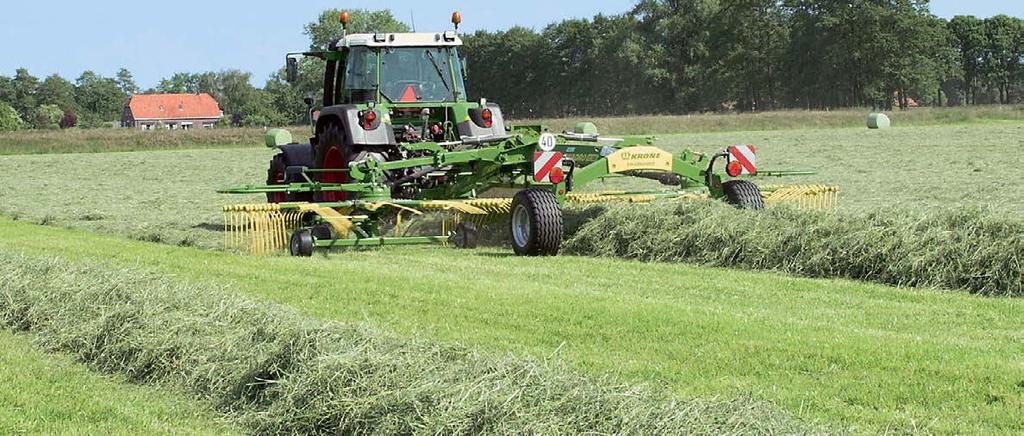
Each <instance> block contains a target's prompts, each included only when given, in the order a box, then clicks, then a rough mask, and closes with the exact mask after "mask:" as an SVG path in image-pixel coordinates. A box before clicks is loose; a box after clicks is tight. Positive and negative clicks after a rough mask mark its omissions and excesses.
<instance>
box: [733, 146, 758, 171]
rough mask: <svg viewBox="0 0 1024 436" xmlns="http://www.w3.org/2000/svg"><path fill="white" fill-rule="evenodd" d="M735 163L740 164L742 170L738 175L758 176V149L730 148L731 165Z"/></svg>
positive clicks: (750, 147) (747, 147)
mask: <svg viewBox="0 0 1024 436" xmlns="http://www.w3.org/2000/svg"><path fill="white" fill-rule="evenodd" d="M733 162H736V163H738V164H739V167H740V169H741V170H740V172H739V174H737V175H744V174H746V175H753V174H757V149H755V148H754V146H753V145H733V146H731V147H729V163H730V164H731V163H733ZM734 167H735V165H734ZM730 172H731V171H730ZM730 175H731V174H730ZM733 177H735V176H733Z"/></svg>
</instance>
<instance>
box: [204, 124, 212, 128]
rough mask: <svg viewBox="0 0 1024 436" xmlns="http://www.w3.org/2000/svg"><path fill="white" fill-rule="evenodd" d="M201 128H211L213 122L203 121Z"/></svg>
mask: <svg viewBox="0 0 1024 436" xmlns="http://www.w3.org/2000/svg"><path fill="white" fill-rule="evenodd" d="M203 128H204V129H212V128H213V123H203Z"/></svg>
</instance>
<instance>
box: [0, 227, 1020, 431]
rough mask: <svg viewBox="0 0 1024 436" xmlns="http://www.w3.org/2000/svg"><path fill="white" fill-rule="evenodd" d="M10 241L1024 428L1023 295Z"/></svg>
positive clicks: (633, 372) (660, 369)
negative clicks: (1014, 297)
mask: <svg viewBox="0 0 1024 436" xmlns="http://www.w3.org/2000/svg"><path fill="white" fill-rule="evenodd" d="M0 240H3V241H4V245H5V246H6V247H8V248H9V249H12V250H16V251H19V252H25V253H30V254H42V255H59V256H63V257H65V258H68V259H84V260H93V259H104V260H108V261H110V262H114V263H115V264H120V265H130V266H133V267H141V268H146V269H151V270H155V271H158V272H160V273H162V274H166V275H168V276H170V277H174V278H176V279H177V280H182V281H185V282H199V283H212V284H221V285H229V286H231V287H233V288H235V289H238V290H240V291H242V292H244V293H246V294H248V295H250V296H254V297H258V298H261V299H266V300H268V301H272V302H275V303H280V304H285V305H289V306H292V307H295V308H298V309H299V310H301V311H302V312H303V313H305V314H307V315H310V316H313V317H317V318H321V319H337V320H346V321H348V320H357V321H369V322H371V323H373V324H377V325H380V326H384V327H386V328H388V329H391V330H393V331H396V332H398V333H400V334H417V335H419V336H422V337H426V338H430V339H435V340H440V341H446V342H453V341H454V342H460V343H464V344H467V345H470V346H474V347H480V348H481V349H483V350H486V351H490V352H495V353H506V352H514V353H523V354H526V355H531V356H550V355H553V354H554V355H558V356H560V357H561V358H563V359H565V360H566V361H567V362H569V363H571V364H573V365H574V366H575V367H577V368H579V369H581V370H583V371H587V372H590V373H594V374H603V373H611V374H613V375H615V376H616V377H618V378H620V379H622V380H627V381H633V382H648V383H654V384H655V385H664V386H666V388H668V389H670V390H671V391H673V392H675V393H677V394H678V395H681V396H683V397H684V398H685V397H698V398H707V397H720V398H731V397H734V396H737V395H753V396H754V397H756V398H762V399H766V400H769V401H771V402H773V403H775V404H778V405H779V406H781V407H783V408H784V409H785V410H787V411H788V412H790V413H793V414H795V415H797V416H799V417H801V418H804V419H806V420H810V421H816V422H821V423H824V424H826V425H828V426H831V427H835V428H850V429H852V430H853V431H854V432H857V433H878V432H881V431H890V430H891V431H912V430H917V431H923V432H938V433H978V432H1001V433H1014V432H1020V431H1024V414H1021V413H1019V412H1020V410H1021V408H1022V407H1024V366H1022V365H1021V361H1022V359H1021V357H1022V351H1024V349H1022V345H1021V344H1022V341H1024V330H1021V329H1020V328H1019V327H1020V320H1019V314H1020V313H1021V310H1024V306H1022V301H1020V300H1006V299H986V298H979V297H973V296H968V295H964V294H960V293H944V292H936V291H931V290H921V291H918V290H899V289H893V288H888V287H883V286H875V285H865V284H861V283H856V282H847V281H835V280H809V279H796V278H790V277H785V276H781V275H777V274H769V273H749V272H739V271H731V270H721V269H709V268H696V267H688V266H677V265H664V264H644V263H636V262H624V261H620V260H608V259H587V258H574V257H560V258H556V259H520V258H514V257H510V256H509V255H508V254H507V253H506V252H504V251H482V252H460V251H452V250H444V249H436V248H411V249H409V248H407V249H395V250H379V251H367V252H364V253H360V254H358V255H355V254H348V255H335V256H331V257H330V258H314V259H309V260H300V259H291V258H284V257H272V258H251V257H245V256H238V255H233V254H229V253H223V252H216V251H202V250H195V249H192V248H182V247H171V246H167V245H162V244H150V243H144V242H137V241H129V240H125V239H121V238H116V237H109V236H99V235H95V234H91V233H86V232H80V231H72V230H63V229H54V228H39V227H35V226H32V225H29V224H22V223H14V222H11V221H0ZM524 271H529V273H528V274H524V273H522V272H524Z"/></svg>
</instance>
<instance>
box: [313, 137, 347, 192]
mask: <svg viewBox="0 0 1024 436" xmlns="http://www.w3.org/2000/svg"><path fill="white" fill-rule="evenodd" d="M313 156H314V160H315V161H316V167H317V168H319V169H333V170H338V169H346V168H348V163H349V162H350V161H351V159H352V150H349V147H347V146H346V145H345V132H344V130H343V129H342V126H341V125H340V124H333V123H332V124H328V125H327V126H325V127H324V129H323V131H321V132H320V134H319V135H318V137H317V144H316V147H315V149H314V155H313ZM315 179H317V180H319V181H321V182H323V183H348V181H349V178H348V174H347V173H319V174H318V175H317V176H316V177H315ZM354 199H355V198H353V196H352V194H348V193H345V192H318V193H316V195H315V196H314V200H315V201H318V202H335V201H346V200H354Z"/></svg>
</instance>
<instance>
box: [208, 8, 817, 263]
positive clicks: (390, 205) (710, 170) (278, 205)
mask: <svg viewBox="0 0 1024 436" xmlns="http://www.w3.org/2000/svg"><path fill="white" fill-rule="evenodd" d="M340 21H341V22H342V24H343V27H346V28H347V24H348V14H347V13H342V14H341V16H340ZM452 21H453V23H454V24H455V28H456V29H458V25H459V22H460V21H461V17H460V16H459V14H458V13H455V14H453V19H452ZM460 46H462V40H461V38H460V37H459V34H458V33H457V31H456V30H449V31H445V32H437V33H375V34H346V35H344V36H342V37H341V38H340V39H338V40H337V41H336V42H335V43H333V44H332V45H331V46H330V48H329V49H328V50H326V51H317V52H305V53H292V54H289V55H288V57H287V73H288V77H289V79H290V80H294V79H295V77H296V75H297V69H298V68H297V65H298V57H300V56H307V57H315V58H319V59H322V60H323V61H325V65H326V67H325V71H324V79H323V85H324V86H323V88H324V94H323V107H322V108H321V109H320V110H319V111H318V112H316V114H317V115H316V116H315V117H313V118H314V119H315V122H314V125H315V127H314V135H313V137H312V138H311V140H310V143H309V144H297V143H292V141H291V138H290V135H288V134H287V132H285V131H281V130H275V131H272V132H270V134H268V139H267V141H268V143H267V145H268V146H270V147H274V148H276V149H279V150H280V152H279V153H278V154H277V155H276V156H274V157H273V159H272V160H271V161H270V168H269V169H268V179H267V183H266V185H263V186H245V187H238V188H231V189H224V190H221V191H220V192H222V193H232V194H253V193H265V194H266V195H267V198H268V200H269V202H268V204H265V205H242V206H227V207H225V215H226V227H227V229H228V232H227V233H228V235H229V236H227V238H228V243H231V244H234V245H241V246H244V247H246V248H248V249H249V250H250V251H252V252H254V253H263V252H272V251H276V250H278V249H283V248H285V247H287V248H288V250H289V252H290V253H291V254H292V255H295V256H310V255H312V253H313V252H314V250H316V249H328V248H343V247H360V246H381V245H400V244H421V243H441V244H452V245H455V246H458V247H465V248H472V247H474V246H475V245H476V240H477V229H476V226H475V225H474V224H473V222H474V220H473V219H466V220H459V222H458V223H454V224H452V225H450V226H447V225H446V226H445V228H444V229H443V230H442V232H441V233H442V234H438V235H433V236H403V235H401V234H400V232H397V231H395V232H385V231H384V230H383V228H384V226H382V224H381V222H382V220H384V219H389V220H394V219H395V218H396V217H397V219H398V221H399V222H400V221H401V218H402V216H403V215H417V214H421V213H423V212H424V211H451V212H455V214H456V215H457V216H467V215H468V216H470V217H473V216H484V215H495V214H508V215H510V216H509V223H510V224H509V230H508V231H509V235H510V238H509V239H510V240H511V241H512V248H513V250H514V251H515V253H516V254H517V255H522V256H541V255H555V254H557V253H558V251H559V247H560V245H561V243H562V233H563V229H562V226H563V224H562V205H564V204H565V203H567V202H605V201H632V202H650V201H658V200H671V199H680V198H690V197H695V196H703V197H709V198H712V199H722V200H724V201H727V202H729V203H732V204H734V205H736V206H738V207H742V208H749V209H760V208H763V207H764V205H765V196H764V195H763V194H762V192H761V190H760V189H759V188H758V186H757V185H755V184H754V183H752V182H750V181H748V180H745V179H742V178H741V177H744V176H751V175H762V176H765V175H768V176H783V175H796V174H807V173H806V172H801V173H797V172H764V171H762V172H760V173H759V172H758V171H757V169H756V165H755V162H756V161H755V156H754V148H753V147H751V146H740V147H729V148H728V149H725V150H723V151H721V152H719V153H716V154H714V155H712V156H707V155H704V154H702V153H699V152H694V151H689V150H686V151H683V152H682V153H679V154H677V155H673V154H671V153H669V152H666V151H664V150H661V149H659V148H656V147H654V146H653V141H654V138H653V137H622V138H611V137H604V136H601V135H599V134H598V132H597V129H596V128H595V127H594V125H593V124H590V123H582V124H581V125H579V126H577V128H576V129H575V131H573V132H562V133H553V132H548V131H547V130H546V129H544V128H543V127H541V126H511V125H509V124H508V123H507V122H506V120H505V118H504V116H503V114H502V111H501V107H500V106H498V105H497V104H494V103H490V102H488V101H486V100H484V99H479V100H470V99H469V98H468V97H467V93H466V85H465V77H466V72H465V62H464V61H463V59H462V58H460V56H459V47H460ZM311 113H313V111H312V110H311ZM718 162H721V163H722V164H724V168H725V174H720V173H718V172H716V171H715V166H716V163H718ZM622 176H630V177H640V178H646V179H653V180H657V181H659V182H661V183H662V184H663V185H666V186H669V187H671V188H670V189H667V190H658V191H648V192H621V191H620V192H586V191H582V190H581V188H582V187H584V186H586V185H588V184H590V183H591V182H594V181H596V180H600V179H604V178H609V177H622ZM495 189H504V190H506V191H508V192H514V195H512V197H511V198H485V197H486V196H485V195H483V194H484V193H487V192H493V191H494V190H495ZM801 189H802V191H801V192H803V191H806V192H811V193H810V194H807V195H808V198H813V199H814V200H813V201H812V202H817V203H821V200H819V199H818V198H819V197H821V196H822V195H826V194H827V193H824V192H816V191H815V192H812V191H814V190H809V189H806V188H801ZM775 191H777V192H779V193H781V194H785V195H788V196H792V194H793V190H792V189H790V188H780V189H776V190H775ZM830 192H832V194H827V195H834V190H833V191H830ZM804 200H807V199H804ZM804 200H801V201H804ZM385 233H394V234H393V235H391V236H388V235H385Z"/></svg>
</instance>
